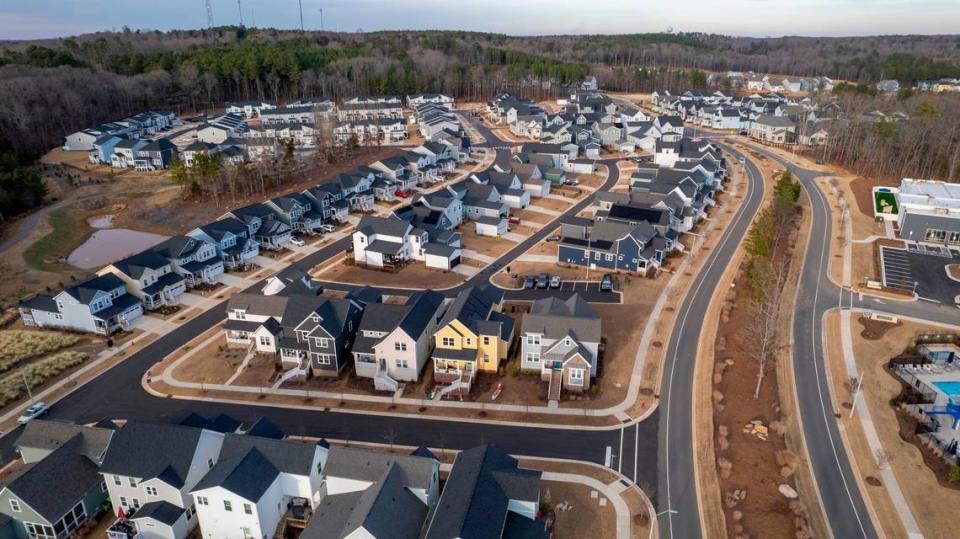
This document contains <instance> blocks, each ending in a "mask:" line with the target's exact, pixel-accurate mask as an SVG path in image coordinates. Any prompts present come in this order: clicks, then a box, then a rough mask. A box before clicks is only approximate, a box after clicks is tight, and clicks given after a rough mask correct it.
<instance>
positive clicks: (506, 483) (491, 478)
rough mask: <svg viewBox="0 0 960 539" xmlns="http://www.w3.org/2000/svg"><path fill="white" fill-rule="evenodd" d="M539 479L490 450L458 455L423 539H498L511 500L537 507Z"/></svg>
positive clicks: (502, 453)
mask: <svg viewBox="0 0 960 539" xmlns="http://www.w3.org/2000/svg"><path fill="white" fill-rule="evenodd" d="M540 475H541V472H539V471H536V470H526V469H522V468H519V467H518V465H517V460H516V459H514V458H513V457H511V456H510V455H508V454H507V453H506V452H505V451H504V450H502V449H499V448H497V447H494V446H490V445H482V446H479V447H475V448H473V449H468V450H466V451H463V452H461V453H460V454H459V455H457V459H456V460H455V461H454V463H453V469H452V470H451V471H450V476H449V477H448V478H447V482H446V485H445V486H444V489H443V494H441V496H440V501H439V502H438V504H437V509H436V511H435V512H434V515H433V519H432V521H431V522H430V525H429V527H428V528H427V534H426V539H454V538H460V539H487V538H490V537H500V536H501V533H502V532H503V530H504V527H505V524H506V520H507V514H508V505H509V502H510V500H520V501H527V502H534V503H536V502H538V501H539V500H540Z"/></svg>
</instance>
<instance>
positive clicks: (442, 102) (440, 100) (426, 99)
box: [407, 94, 453, 110]
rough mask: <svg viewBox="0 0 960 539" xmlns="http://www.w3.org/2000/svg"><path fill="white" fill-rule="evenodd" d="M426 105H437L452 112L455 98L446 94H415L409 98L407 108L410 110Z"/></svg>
mask: <svg viewBox="0 0 960 539" xmlns="http://www.w3.org/2000/svg"><path fill="white" fill-rule="evenodd" d="M426 104H432V105H437V106H440V107H443V108H445V109H447V110H450V109H452V108H453V97H450V96H449V95H444V94H413V95H408V96H407V106H408V107H410V108H416V107H418V106H420V105H426Z"/></svg>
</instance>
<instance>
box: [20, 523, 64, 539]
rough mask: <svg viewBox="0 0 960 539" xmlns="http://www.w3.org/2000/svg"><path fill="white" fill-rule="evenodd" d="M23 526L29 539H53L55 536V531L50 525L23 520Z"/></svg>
mask: <svg viewBox="0 0 960 539" xmlns="http://www.w3.org/2000/svg"><path fill="white" fill-rule="evenodd" d="M23 526H24V527H25V528H26V529H27V537H30V538H31V539H33V538H37V539H55V538H56V536H57V533H56V532H55V531H54V530H53V528H51V527H50V526H45V525H43V524H33V523H30V522H24V524H23Z"/></svg>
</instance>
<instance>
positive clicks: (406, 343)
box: [224, 220, 602, 398]
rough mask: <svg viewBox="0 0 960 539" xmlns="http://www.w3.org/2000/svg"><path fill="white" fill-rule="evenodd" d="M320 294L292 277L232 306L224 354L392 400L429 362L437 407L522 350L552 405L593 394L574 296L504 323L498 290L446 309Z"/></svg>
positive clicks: (595, 339) (427, 297) (594, 361)
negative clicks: (241, 354) (368, 387)
mask: <svg viewBox="0 0 960 539" xmlns="http://www.w3.org/2000/svg"><path fill="white" fill-rule="evenodd" d="M394 222H395V223H402V221H399V220H394ZM363 226H365V225H361V228H363ZM376 241H382V240H376ZM322 292H323V290H322V287H320V286H318V284H317V283H315V282H313V281H311V280H310V279H309V278H308V277H306V276H305V275H299V276H298V275H294V276H287V277H285V278H280V277H275V278H273V279H271V282H270V283H269V284H268V285H267V286H265V287H264V289H263V290H261V291H259V292H244V293H240V294H237V295H235V296H234V297H233V298H231V299H230V301H229V302H228V305H227V323H226V325H225V326H224V334H225V340H226V343H227V345H228V346H231V347H240V348H248V349H252V350H254V351H256V352H258V353H261V354H267V355H274V356H276V357H278V359H279V363H280V365H281V366H282V369H281V373H280V374H279V375H278V378H277V380H278V381H279V382H281V383H282V382H286V381H288V380H304V379H307V378H310V377H314V376H340V375H341V374H342V373H344V372H345V371H347V370H349V368H350V367H351V366H353V368H354V370H355V373H356V375H357V376H358V377H360V378H368V379H372V381H373V384H374V387H375V388H376V389H377V390H381V391H389V392H395V391H397V389H398V388H399V385H400V384H401V383H403V382H414V383H415V382H418V381H419V380H420V378H421V376H422V374H423V372H424V370H425V368H427V365H428V363H431V362H432V367H431V372H432V379H433V381H434V383H435V384H436V385H437V386H438V388H437V390H436V391H437V393H436V394H435V396H434V398H442V397H443V396H445V395H447V394H450V393H453V392H456V393H457V394H462V393H468V392H469V391H470V390H471V388H472V386H473V384H474V383H475V381H476V379H477V376H478V375H479V374H480V373H491V374H496V373H497V372H498V370H499V368H500V367H501V366H502V365H503V363H504V362H505V361H506V360H508V359H509V357H510V354H511V353H518V352H517V350H516V349H515V347H514V344H515V342H516V341H517V340H519V342H520V344H521V349H520V351H519V357H520V360H521V361H520V366H521V368H522V369H523V370H525V371H529V372H530V373H532V374H536V375H538V376H540V377H541V379H542V380H543V381H544V382H548V387H547V389H548V393H549V394H551V395H555V397H553V398H559V395H560V392H561V391H562V390H567V391H573V392H580V391H583V390H586V389H588V388H589V387H590V383H591V380H592V378H593V377H595V376H596V375H597V373H598V370H599V366H600V362H601V353H600V352H601V341H602V339H601V331H600V330H601V327H600V324H601V322H600V317H599V316H598V315H597V313H596V312H595V311H594V310H593V309H592V308H591V307H590V306H589V305H588V304H587V303H586V302H585V301H584V300H583V299H582V298H580V296H578V295H574V296H573V297H572V298H571V299H570V300H568V301H566V302H560V301H558V300H556V299H544V300H538V301H536V302H534V303H533V306H532V308H531V310H530V312H529V313H528V314H525V315H523V317H522V318H521V319H520V320H517V319H515V318H513V317H510V316H507V315H506V314H504V313H503V309H502V307H503V291H502V290H501V289H498V288H495V287H492V286H488V287H467V288H464V289H463V290H461V291H460V292H459V293H458V294H457V295H456V297H455V298H454V299H453V300H452V301H450V302H449V304H448V301H447V298H446V297H445V296H444V295H443V294H441V293H439V292H436V291H432V290H424V291H417V292H414V293H411V294H410V295H409V296H408V297H407V299H406V300H405V302H403V303H402V304H401V303H385V302H384V296H383V294H382V293H381V292H380V291H379V290H377V289H375V288H371V287H363V288H359V289H356V290H354V291H352V292H351V293H349V294H347V295H346V296H345V297H328V296H325V295H323V294H322ZM518 322H521V327H522V328H523V331H522V332H521V331H518V329H517V327H518V326H517V323H518ZM586 328H589V331H588V330H587V329H586Z"/></svg>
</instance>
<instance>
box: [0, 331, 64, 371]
mask: <svg viewBox="0 0 960 539" xmlns="http://www.w3.org/2000/svg"><path fill="white" fill-rule="evenodd" d="M79 340H80V337H78V336H76V335H71V334H69V333H57V332H52V331H35V330H19V329H18V330H10V331H3V332H0V372H6V371H8V370H10V369H12V368H13V367H16V366H17V365H18V364H20V363H22V362H24V361H26V360H28V359H30V358H33V357H37V356H42V355H44V354H49V353H51V352H56V351H57V350H60V349H63V348H66V347H68V346H73V345H74V344H76V343H77V342H78V341H79Z"/></svg>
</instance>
